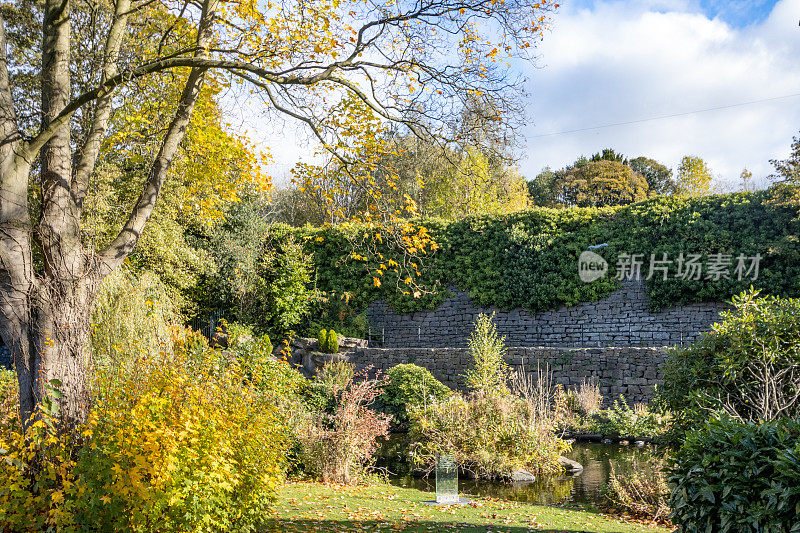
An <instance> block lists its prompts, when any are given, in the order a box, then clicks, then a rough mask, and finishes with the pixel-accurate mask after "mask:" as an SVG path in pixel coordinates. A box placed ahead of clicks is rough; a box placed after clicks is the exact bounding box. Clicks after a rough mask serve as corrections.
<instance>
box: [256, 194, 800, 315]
mask: <svg viewBox="0 0 800 533" xmlns="http://www.w3.org/2000/svg"><path fill="white" fill-rule="evenodd" d="M416 223H417V224H421V225H423V226H425V227H426V228H427V230H428V231H429V232H430V234H431V236H432V237H433V238H434V239H435V241H436V243H437V249H436V250H435V251H434V250H429V251H428V252H426V253H425V254H423V255H422V256H421V258H420V260H419V261H418V270H419V272H420V274H419V275H418V276H417V275H416V272H412V274H413V277H414V278H415V279H414V280H413V283H412V284H408V283H406V282H405V280H406V276H407V275H408V271H407V270H404V269H403V268H401V267H400V266H399V265H403V264H408V262H409V261H411V260H410V259H409V258H407V257H406V258H404V257H403V256H402V255H401V254H399V253H398V252H397V250H396V249H393V248H392V247H391V246H389V245H387V244H386V243H385V241H384V242H378V241H376V239H375V238H374V236H371V235H370V234H369V233H367V232H365V231H364V230H363V229H359V228H357V227H351V228H347V229H342V228H312V227H304V228H291V227H288V226H284V225H274V226H272V227H271V228H270V230H269V231H270V235H269V236H268V239H267V242H268V243H271V244H270V245H271V246H274V247H276V248H277V249H279V248H280V242H281V241H282V240H283V239H285V238H286V237H287V236H288V235H289V234H294V235H295V237H296V239H297V240H298V241H299V242H302V243H303V246H304V248H305V251H306V252H307V253H310V254H312V257H313V262H314V276H313V277H314V279H315V282H316V285H317V288H318V289H319V290H320V291H323V292H324V293H325V294H326V295H327V296H328V298H329V301H331V302H332V303H336V305H345V304H344V303H343V302H345V303H346V305H347V307H349V308H350V309H351V310H355V311H356V312H358V311H360V310H363V309H364V308H365V307H366V306H367V305H368V304H369V303H370V302H372V301H373V300H375V299H378V298H382V299H384V300H386V301H387V302H388V303H389V304H390V305H391V306H392V307H393V308H394V309H395V310H396V311H399V312H409V311H415V310H421V309H433V308H435V307H436V306H437V305H438V304H439V303H441V302H442V301H443V300H444V299H445V298H446V297H447V296H448V292H447V289H446V287H447V286H448V285H453V286H455V287H458V288H459V289H461V290H466V291H468V292H469V293H470V296H472V297H473V298H475V300H476V301H477V302H478V303H479V304H481V305H494V306H497V307H500V308H503V309H512V308H516V307H522V308H526V309H529V310H531V311H534V312H535V311H541V310H546V309H553V308H557V307H559V306H562V305H567V306H571V305H575V304H577V303H579V302H583V301H594V300H597V299H599V298H602V297H604V296H607V295H608V294H610V293H611V292H613V291H614V290H616V289H617V288H618V287H619V281H617V280H616V279H614V276H615V274H616V268H615V264H616V261H617V257H618V255H619V254H622V253H628V254H643V255H644V262H643V263H644V264H643V266H642V275H643V276H646V275H647V271H648V268H649V258H650V254H651V253H653V254H656V256H657V257H658V258H661V254H663V253H666V254H667V258H668V259H671V260H673V261H675V260H677V258H678V255H679V254H680V253H683V254H684V255H688V254H702V255H703V261H704V262H705V261H706V260H707V259H708V257H709V255H711V254H718V253H721V254H730V255H731V256H732V261H733V264H732V266H731V274H732V275H731V279H720V280H717V281H712V280H706V279H701V280H688V279H678V278H677V277H676V276H675V274H676V269H677V265H676V264H675V262H673V263H672V265H670V266H669V275H668V279H666V280H663V279H662V276H661V274H660V273H659V274H658V275H656V276H654V277H653V278H652V279H650V280H648V281H646V282H645V284H646V289H647V292H648V295H649V297H650V304H651V306H652V308H653V309H654V310H656V309H661V308H664V307H669V306H671V305H674V304H678V303H687V302H697V301H709V300H717V301H722V300H727V299H729V298H730V297H731V296H733V295H734V294H737V293H739V292H741V291H742V290H744V289H746V288H748V287H749V286H750V285H753V286H755V287H756V288H761V289H764V291H765V292H766V293H771V294H780V295H786V296H797V295H800V243H798V234H799V233H800V217H799V216H798V208H797V206H782V205H777V204H776V203H774V202H771V200H770V194H769V192H768V191H761V192H756V193H735V194H727V195H714V196H706V197H701V198H686V197H671V196H664V197H658V198H654V199H651V200H648V201H645V202H640V203H636V204H631V205H628V206H623V207H609V208H572V209H546V208H541V209H533V210H527V211H520V212H517V213H513V214H510V215H506V216H493V217H490V216H480V217H468V218H466V219H464V220H460V221H456V222H444V221H441V220H420V221H417V222H416ZM601 243H606V244H607V245H606V246H604V247H602V248H600V249H598V250H597V252H598V253H599V254H600V255H602V256H603V257H604V258H605V259H606V260H607V261H608V263H609V274H608V276H607V277H605V278H602V279H599V280H596V281H593V282H591V283H584V282H582V281H581V280H580V278H579V276H578V267H577V264H578V256H579V255H580V253H581V252H582V251H584V250H587V248H588V247H589V246H591V245H597V244H601ZM739 254H744V255H745V256H748V257H749V256H755V255H756V254H761V256H762V259H761V261H760V265H759V270H760V272H759V276H758V279H757V280H755V281H752V280H750V279H749V277H748V278H747V279H743V280H741V281H739V280H737V279H736V276H735V275H733V274H734V272H733V270H734V267H735V265H736V258H737V256H738V255H739ZM404 261H405V263H404ZM411 270H412V271H415V270H417V269H416V268H411ZM378 271H380V274H378V275H376V272H378ZM703 276H704V277H705V272H704V273H703ZM376 277H377V278H378V279H377V281H376V279H375V278H376ZM417 290H419V292H420V294H419V297H416V298H415V297H414V295H413V293H414V292H415V291H417ZM404 293H405V294H404Z"/></svg>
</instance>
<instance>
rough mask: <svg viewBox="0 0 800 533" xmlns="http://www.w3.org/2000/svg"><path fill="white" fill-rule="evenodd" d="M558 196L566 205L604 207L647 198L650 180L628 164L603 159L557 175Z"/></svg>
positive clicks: (556, 191) (556, 188)
mask: <svg viewBox="0 0 800 533" xmlns="http://www.w3.org/2000/svg"><path fill="white" fill-rule="evenodd" d="M553 187H554V190H555V199H556V201H558V202H559V203H561V204H562V205H565V206H579V207H604V206H609V205H625V204H630V203H632V202H638V201H639V200H646V199H647V195H648V186H647V181H646V180H645V179H644V176H642V175H641V174H639V173H638V172H634V171H633V170H631V168H630V167H629V166H627V165H624V164H622V163H620V162H619V161H616V160H608V159H600V160H597V161H590V162H588V163H584V164H580V165H577V166H575V167H573V168H571V169H569V170H565V171H561V172H559V173H558V174H557V176H556V180H555V183H554V184H553Z"/></svg>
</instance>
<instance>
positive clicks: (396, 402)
mask: <svg viewBox="0 0 800 533" xmlns="http://www.w3.org/2000/svg"><path fill="white" fill-rule="evenodd" d="M387 377H388V378H389V382H388V384H387V385H386V388H385V389H384V391H383V394H382V395H381V397H380V401H381V404H382V406H383V409H384V410H385V411H386V412H388V413H389V414H391V415H392V424H393V426H394V427H396V428H398V429H408V427H409V419H408V413H409V411H410V410H411V409H415V408H418V407H425V406H427V405H428V404H429V403H433V402H437V401H440V400H444V399H445V398H447V397H449V396H450V395H452V394H453V391H451V390H450V389H449V388H448V387H447V385H445V384H444V383H442V382H441V381H439V380H437V379H436V378H435V377H433V375H432V374H431V373H430V372H429V371H428V369H426V368H422V367H421V366H417V365H413V364H405V365H397V366H394V367H392V368H390V369H389V372H388V373H387Z"/></svg>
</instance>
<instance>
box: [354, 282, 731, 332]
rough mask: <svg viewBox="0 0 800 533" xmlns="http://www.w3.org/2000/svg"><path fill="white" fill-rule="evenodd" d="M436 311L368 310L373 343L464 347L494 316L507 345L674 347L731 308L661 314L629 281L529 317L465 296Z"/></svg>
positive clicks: (700, 306) (375, 306)
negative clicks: (477, 323) (483, 317)
mask: <svg viewBox="0 0 800 533" xmlns="http://www.w3.org/2000/svg"><path fill="white" fill-rule="evenodd" d="M451 292H452V293H453V296H452V297H450V298H448V299H447V300H445V301H444V302H443V303H442V304H441V305H440V306H439V307H438V308H437V309H435V310H433V311H418V312H415V313H408V314H398V313H395V312H394V311H393V310H392V309H391V308H390V307H389V306H388V305H387V304H386V303H385V302H382V301H377V302H374V303H372V304H371V305H370V306H369V308H368V310H367V317H368V319H369V324H370V340H371V341H372V343H373V345H381V346H383V347H385V348H408V347H465V346H466V345H467V339H468V338H469V335H470V332H471V331H472V328H473V321H474V320H475V317H476V316H477V315H478V314H479V313H491V312H493V311H494V312H495V322H496V324H497V329H498V332H499V333H500V334H501V335H505V336H506V345H507V346H530V347H535V346H560V347H565V346H568V347H586V346H674V345H678V344H685V343H687V342H691V341H692V340H694V339H696V338H697V337H698V335H699V334H700V332H702V331H706V330H707V329H708V328H709V326H710V325H711V324H712V323H714V322H715V321H716V320H717V319H718V317H719V312H720V311H721V310H723V309H725V308H726V304H722V303H717V302H709V303H695V304H687V305H679V306H675V307H672V308H670V309H666V310H663V311H660V312H657V313H653V312H651V311H649V309H648V301H647V293H646V292H645V290H644V286H643V283H642V282H641V281H629V282H626V283H624V284H623V287H622V288H621V289H620V290H618V291H616V292H614V293H613V294H611V295H609V296H608V297H606V298H603V299H600V300H598V301H596V302H583V303H580V304H578V305H576V306H574V307H562V308H560V309H554V310H551V311H543V312H540V313H535V314H533V313H530V312H529V311H527V310H525V309H513V310H511V311H504V310H500V309H495V308H491V307H480V306H477V305H475V304H474V303H473V302H472V299H471V298H470V297H469V295H468V294H467V293H466V292H463V291H458V290H452V289H451Z"/></svg>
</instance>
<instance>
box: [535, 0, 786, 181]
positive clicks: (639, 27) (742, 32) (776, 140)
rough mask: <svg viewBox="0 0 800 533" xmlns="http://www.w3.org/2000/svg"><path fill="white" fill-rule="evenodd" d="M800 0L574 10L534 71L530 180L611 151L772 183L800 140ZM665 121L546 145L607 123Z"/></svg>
mask: <svg viewBox="0 0 800 533" xmlns="http://www.w3.org/2000/svg"><path fill="white" fill-rule="evenodd" d="M799 21H800V0H782V1H780V2H764V1H761V2H759V1H749V2H745V1H734V2H721V1H707V2H691V1H669V0H667V1H662V2H658V1H593V2H590V1H579V2H569V1H567V2H565V4H564V6H563V8H562V9H561V11H560V12H559V13H557V14H556V16H555V18H554V20H553V24H552V31H551V33H550V34H548V35H546V36H545V39H544V41H543V42H542V43H541V46H540V48H539V59H538V61H537V64H536V66H535V67H530V68H529V69H528V72H526V74H527V76H528V79H529V81H528V85H527V90H528V92H529V102H530V103H529V105H528V114H529V119H530V122H529V126H528V127H527V128H525V130H524V131H523V132H522V134H523V138H524V139H525V140H524V147H525V148H524V149H523V158H522V160H521V162H520V169H521V171H522V173H523V175H525V176H526V177H528V178H532V177H534V176H535V175H536V174H537V173H538V172H539V171H540V170H541V168H542V167H544V166H545V165H549V166H551V167H552V168H554V169H557V168H561V167H563V166H564V165H566V164H568V163H570V162H572V161H574V160H575V158H576V156H578V155H581V154H584V155H587V156H588V155H591V154H592V153H595V152H597V151H599V150H600V149H602V148H605V147H610V148H614V149H615V150H617V151H619V152H622V153H623V154H625V155H626V156H628V157H631V158H633V157H637V156H639V155H645V156H648V157H652V158H654V159H656V160H659V161H661V162H663V163H665V164H667V165H668V166H670V167H673V168H675V167H677V165H678V164H679V163H680V160H681V158H682V157H683V156H684V155H689V154H691V155H698V156H700V157H702V158H704V159H705V160H706V161H707V162H708V164H709V167H710V168H711V169H712V171H713V172H714V174H715V176H717V177H718V178H719V179H720V181H730V182H735V181H737V179H738V176H739V174H740V173H741V170H742V169H743V168H748V169H749V170H751V171H752V172H753V174H754V177H756V178H764V177H766V176H767V175H768V174H769V173H770V171H771V166H770V165H769V159H771V158H784V157H787V156H788V153H789V146H790V144H791V141H792V137H793V136H794V135H797V134H798V131H800V95H798V96H795V97H790V98H777V99H774V100H770V101H767V102H761V103H754V104H750V105H741V106H739V105H737V104H742V103H745V102H752V101H757V100H764V99H769V98H776V97H783V96H787V95H793V94H799V93H800V61H798V59H800V27H799V26H798V22H799ZM723 106H735V107H728V108H726V109H718V110H715V111H707V112H701V113H691V114H686V115H683V116H678V117H674V118H668V119H660V120H652V121H646V122H641V123H635V124H629V125H623V126H614V127H608V128H598V129H591V130H588V131H582V132H575V133H567V134H563V135H547V134H550V133H554V132H562V131H569V130H576V129H583V128H590V127H593V126H598V125H605V124H612V123H619V122H628V121H636V120H641V119H647V118H651V117H657V116H664V115H672V114H679V113H690V112H692V111H698V110H704V109H710V108H716V107H723Z"/></svg>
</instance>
